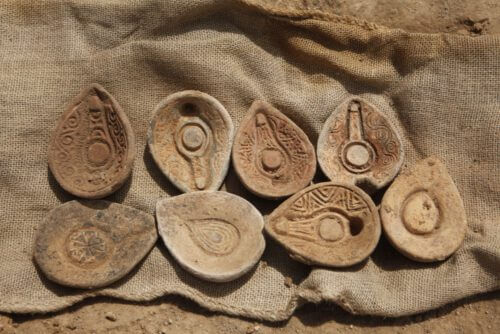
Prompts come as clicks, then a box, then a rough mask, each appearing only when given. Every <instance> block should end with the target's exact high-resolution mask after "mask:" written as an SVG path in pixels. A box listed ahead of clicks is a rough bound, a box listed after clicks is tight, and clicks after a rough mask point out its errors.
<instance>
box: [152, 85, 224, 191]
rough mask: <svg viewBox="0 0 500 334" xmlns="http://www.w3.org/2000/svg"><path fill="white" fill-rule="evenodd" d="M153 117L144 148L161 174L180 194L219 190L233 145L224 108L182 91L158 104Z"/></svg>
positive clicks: (199, 94) (208, 98)
mask: <svg viewBox="0 0 500 334" xmlns="http://www.w3.org/2000/svg"><path fill="white" fill-rule="evenodd" d="M153 114H154V115H153V119H152V121H151V125H150V127H149V131H148V146H149V150H150V152H151V155H152V156H153V159H154V161H155V162H156V164H157V165H158V167H159V168H160V170H161V171H162V172H163V174H164V175H165V176H166V177H167V178H168V179H169V180H170V181H171V182H172V183H173V184H174V185H175V186H176V187H177V188H179V189H180V190H181V191H183V192H190V191H200V190H217V189H219V188H220V186H221V185H222V183H223V182H224V178H225V177H226V174H227V170H228V168H229V159H230V153H231V147H232V144H233V122H232V121H231V118H230V116H229V114H228V112H227V111H226V109H225V108H224V106H222V104H221V103H220V102H219V101H217V100H216V99H215V98H213V97H212V96H210V95H208V94H205V93H202V92H198V91H183V92H178V93H175V94H172V95H170V96H168V97H167V98H166V99H165V100H163V101H161V102H160V104H159V105H158V106H157V107H156V108H155V111H154V112H153Z"/></svg>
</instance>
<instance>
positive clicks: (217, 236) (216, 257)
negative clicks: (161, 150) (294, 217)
mask: <svg viewBox="0 0 500 334" xmlns="http://www.w3.org/2000/svg"><path fill="white" fill-rule="evenodd" d="M156 218H157V221H158V231H159V233H160V236H161V238H162V239H163V242H164V243H165V245H166V246H167V248H168V250H169V252H170V254H172V256H173V257H174V258H175V259H176V260H177V262H178V263H179V264H180V265H181V266H182V267H183V268H184V269H185V270H187V271H188V272H190V273H191V274H193V275H194V276H197V277H198V278H201V279H204V280H208V281H213V282H227V281H231V280H234V279H236V278H238V277H240V276H242V275H244V274H245V273H247V272H248V271H249V270H251V269H252V268H253V267H254V266H255V264H256V263H257V262H258V261H259V259H260V257H261V256H262V253H263V251H264V248H265V240H264V236H263V234H262V229H263V227H264V220H263V218H262V215H261V214H260V213H259V211H258V210H257V209H256V208H255V207H254V206H253V205H252V204H250V203H249V202H248V201H246V200H245V199H243V198H241V197H238V196H236V195H232V194H230V193H226V192H222V191H199V192H191V193H187V194H182V195H179V196H175V197H170V198H165V199H161V200H159V201H158V202H157V204H156Z"/></svg>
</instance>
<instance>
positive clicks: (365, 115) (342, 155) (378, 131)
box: [317, 97, 404, 192]
mask: <svg viewBox="0 0 500 334" xmlns="http://www.w3.org/2000/svg"><path fill="white" fill-rule="evenodd" d="M317 154H318V162H319V165H320V167H321V169H322V171H323V172H324V173H325V175H326V176H327V177H328V178H329V179H330V180H332V181H339V182H347V183H352V184H356V185H357V186H359V187H361V188H363V189H364V190H366V191H370V192H371V191H374V190H376V189H380V188H382V187H384V186H385V185H387V184H388V183H389V182H390V181H391V180H392V179H393V178H394V177H395V176H396V175H397V173H398V172H399V169H400V167H401V164H402V162H403V155H404V153H403V147H402V144H401V140H400V136H399V134H398V133H397V131H396V130H395V129H394V128H393V126H391V124H390V122H389V121H388V120H387V118H386V117H385V116H384V115H383V114H382V113H381V112H379V111H378V110H377V109H376V107H375V106H373V105H372V104H370V103H368V102H367V101H365V100H363V99H361V98H359V97H355V98H349V99H347V100H345V101H344V102H342V103H341V104H340V105H339V106H338V107H337V108H336V109H335V111H334V112H333V113H332V115H331V116H330V117H329V118H328V119H327V121H326V122H325V125H324V126H323V129H322V130H321V133H320V136H319V138H318V145H317Z"/></svg>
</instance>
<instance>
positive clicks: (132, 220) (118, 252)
mask: <svg viewBox="0 0 500 334" xmlns="http://www.w3.org/2000/svg"><path fill="white" fill-rule="evenodd" d="M157 238H158V234H157V232H156V226H155V221H154V217H153V216H151V215H149V214H147V213H145V212H142V211H140V210H137V209H134V208H131V207H128V206H125V205H121V204H116V203H111V202H107V201H102V200H97V201H70V202H67V203H64V204H62V205H60V206H58V207H56V208H55V209H53V210H51V211H50V212H49V214H48V215H47V217H46V218H45V219H44V221H43V222H42V224H41V225H40V227H39V229H38V231H37V235H36V238H35V249H34V259H35V261H36V263H37V264H38V266H39V268H40V269H41V271H42V272H43V273H44V274H45V276H46V277H47V278H49V279H50V280H51V281H54V282H56V283H59V284H61V285H66V286H71V287H76V288H83V289H92V288H98V287H103V286H106V285H109V284H111V283H113V282H115V281H117V280H119V279H120V278H122V277H124V276H125V275H126V274H128V273H129V272H130V271H131V270H132V269H133V268H134V267H135V266H136V265H137V264H138V263H139V261H141V260H142V259H143V258H144V257H145V256H146V254H148V252H149V251H150V250H151V248H152V247H153V245H154V244H155V242H156V240H157Z"/></svg>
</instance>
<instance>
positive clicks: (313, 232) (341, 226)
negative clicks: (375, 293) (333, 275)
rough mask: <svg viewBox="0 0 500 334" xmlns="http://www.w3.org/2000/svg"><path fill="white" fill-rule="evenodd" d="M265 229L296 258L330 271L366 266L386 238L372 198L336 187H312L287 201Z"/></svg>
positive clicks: (345, 186) (329, 184) (351, 187)
mask: <svg viewBox="0 0 500 334" xmlns="http://www.w3.org/2000/svg"><path fill="white" fill-rule="evenodd" d="M265 229H266V232H267V233H268V234H269V235H270V236H271V237H272V238H273V239H275V240H276V241H278V242H279V243H280V244H281V245H283V247H285V248H286V249H287V251H288V252H289V254H290V256H291V257H292V258H294V259H296V260H298V261H300V262H303V263H306V264H313V265H314V264H315V265H322V266H328V267H347V266H351V265H354V264H356V263H359V262H361V261H363V260H364V259H366V258H367V257H368V256H369V255H370V254H371V253H372V252H373V250H374V249H375V247H376V246H377V243H378V240H379V238H380V233H381V227H380V219H379V214H378V211H377V208H376V207H375V205H374V204H373V202H372V200H371V198H370V197H369V196H368V195H366V194H365V193H364V192H363V191H362V190H361V189H360V188H358V187H356V186H354V185H349V184H342V183H335V182H324V183H318V184H315V185H312V186H309V187H307V188H305V189H303V190H301V191H299V192H298V193H297V194H295V195H294V196H292V197H290V198H289V199H287V200H286V201H284V202H283V203H282V204H281V205H280V206H278V207H277V208H276V209H275V210H274V211H273V212H272V213H271V215H270V216H269V217H268V218H267V220H266V225H265Z"/></svg>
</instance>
